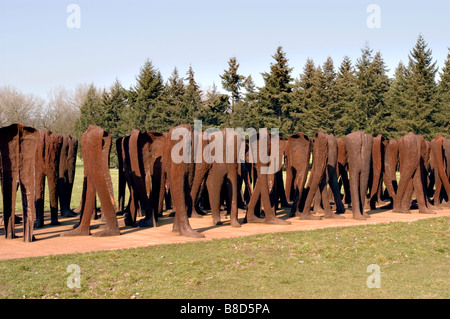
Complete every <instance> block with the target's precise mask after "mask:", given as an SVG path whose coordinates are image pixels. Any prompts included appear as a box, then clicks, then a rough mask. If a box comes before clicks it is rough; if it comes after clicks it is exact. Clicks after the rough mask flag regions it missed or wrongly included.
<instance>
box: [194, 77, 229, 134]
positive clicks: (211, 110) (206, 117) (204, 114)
mask: <svg viewBox="0 0 450 319" xmlns="http://www.w3.org/2000/svg"><path fill="white" fill-rule="evenodd" d="M229 118H230V116H229V103H228V95H226V94H221V93H220V92H218V91H217V87H216V85H215V84H213V87H212V89H211V90H209V91H207V92H206V96H205V101H204V103H203V105H202V106H201V109H200V112H199V117H198V119H199V120H201V121H202V123H203V129H207V128H211V127H216V128H225V127H230V124H231V123H230V122H229Z"/></svg>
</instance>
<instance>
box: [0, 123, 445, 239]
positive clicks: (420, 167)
mask: <svg viewBox="0 0 450 319" xmlns="http://www.w3.org/2000/svg"><path fill="white" fill-rule="evenodd" d="M180 130H181V132H182V133H181V134H180ZM218 132H219V133H220V134H218V135H214V133H207V132H203V133H200V137H201V138H202V140H203V142H202V143H200V146H198V145H196V144H195V143H194V141H195V138H196V137H195V136H196V135H195V132H194V130H193V129H192V127H190V126H189V125H180V126H177V127H175V128H173V129H171V130H170V131H169V132H166V133H161V132H155V131H145V132H142V131H139V130H133V131H132V132H131V133H130V134H128V135H127V136H124V137H122V138H119V139H117V141H116V150H117V156H118V164H119V165H118V166H119V180H118V193H119V197H118V201H117V203H116V201H115V200H114V192H113V183H112V179H111V175H110V171H109V159H110V152H111V145H112V137H111V135H110V134H109V133H108V132H106V131H104V130H103V129H102V128H101V127H98V126H94V125H91V126H89V128H88V129H87V130H86V131H85V132H84V133H83V135H82V137H81V151H82V157H83V162H84V179H83V192H82V198H81V202H80V205H79V207H78V208H77V209H75V211H78V212H79V215H80V218H79V222H78V223H77V224H76V225H75V226H74V228H73V229H71V230H68V231H65V232H64V233H62V234H61V235H62V236H83V235H90V234H91V232H90V224H91V220H92V218H94V216H97V210H96V202H97V199H98V200H99V201H100V204H101V209H100V211H101V218H102V221H104V222H105V226H104V227H103V230H102V231H99V232H97V233H94V234H93V235H95V236H112V235H120V228H119V224H118V216H119V215H124V222H125V225H126V226H131V227H154V226H157V224H158V218H161V217H162V216H163V213H164V206H165V210H166V211H169V210H171V211H172V213H171V214H172V215H173V216H174V221H173V231H175V232H178V233H180V234H181V235H183V236H190V237H204V235H203V234H202V233H200V232H198V231H196V230H194V229H193V228H192V227H191V225H190V222H189V218H199V217H202V216H203V215H205V212H204V210H207V209H209V210H211V214H212V223H213V224H214V225H219V224H222V221H221V214H220V212H221V206H222V204H224V203H225V204H226V205H225V206H226V210H227V213H228V215H229V218H230V225H231V226H232V227H240V226H241V223H268V224H290V221H289V220H288V218H293V217H297V218H300V219H303V220H308V219H322V218H336V219H342V218H344V216H343V215H342V214H343V213H345V211H346V208H345V205H348V208H350V207H351V210H352V215H353V218H354V219H358V220H364V219H366V218H370V214H368V211H369V210H375V209H379V208H380V206H381V204H386V206H387V207H389V206H391V207H392V209H393V211H394V212H399V213H408V212H410V209H411V206H412V205H417V206H418V209H419V212H420V213H434V212H435V210H437V209H441V205H442V202H443V201H448V194H450V183H449V168H450V165H448V164H447V158H448V157H449V156H450V140H448V139H446V138H444V137H442V136H440V135H438V136H436V138H434V139H433V140H431V141H427V140H425V139H424V138H423V137H422V136H420V135H416V134H413V133H409V134H407V135H405V136H403V137H402V138H400V139H390V140H389V139H386V138H384V137H383V136H381V135H377V136H372V135H369V134H366V133H364V132H353V133H350V134H348V135H346V136H345V137H342V138H336V137H335V136H333V135H330V134H324V133H323V132H321V131H318V132H317V133H316V134H315V136H314V137H308V136H306V135H305V134H303V133H301V132H300V133H296V134H292V135H291V136H289V137H288V138H287V139H284V138H281V137H279V136H278V135H271V134H266V135H264V137H263V135H259V134H258V135H257V136H256V138H253V139H251V138H250V139H247V140H244V142H243V143H241V144H239V141H240V139H239V138H238V135H237V134H236V133H234V132H232V131H228V130H222V131H218ZM212 135H214V137H212ZM186 136H187V137H188V138H186ZM216 139H220V141H221V142H222V143H218V144H214V142H215V141H216ZM273 139H277V142H278V143H275V144H272V143H271V142H272V140H273ZM64 141H66V142H64ZM181 141H184V143H185V144H184V145H183V146H184V147H182V148H180V142H181ZM186 141H188V142H187V143H188V145H187V146H186ZM216 142H217V141H216ZM252 143H253V144H255V145H253V144H252ZM0 144H1V145H0V151H1V157H2V159H1V164H2V168H1V172H2V181H1V185H2V194H3V204H4V207H3V208H4V209H3V219H4V226H5V235H6V238H14V237H15V235H14V224H15V223H14V221H15V219H14V210H15V209H14V202H15V190H17V189H18V187H19V186H20V187H21V191H22V198H23V200H22V203H23V212H24V213H23V230H24V240H25V241H33V240H34V236H33V228H37V227H43V226H44V224H43V222H44V211H43V198H44V197H43V189H44V188H45V184H44V177H45V176H46V177H47V180H48V184H49V193H50V207H51V212H50V215H51V224H53V225H55V224H58V223H59V222H58V203H57V201H58V197H59V198H60V202H61V204H60V209H61V210H60V212H61V215H62V216H75V215H76V213H75V212H74V211H73V210H71V209H70V197H71V190H72V187H73V177H74V173H75V159H76V153H77V145H78V141H77V140H76V139H75V138H73V137H70V136H61V135H58V134H54V133H52V132H49V131H39V130H36V129H34V128H31V127H26V126H23V125H21V124H14V125H11V126H9V127H5V128H0ZM213 144H214V147H215V148H217V147H223V148H224V150H223V151H224V152H221V154H227V155H226V156H227V160H226V161H225V160H223V161H210V160H209V161H208V160H204V159H202V160H200V161H194V160H193V159H194V157H195V154H198V152H200V153H201V154H205V153H207V152H206V150H207V149H208V147H210V148H209V151H211V149H213V148H211V146H212V145H213ZM229 145H233V147H232V148H231V150H232V151H231V152H230V151H229V149H230V148H229ZM240 145H241V146H240ZM271 145H276V147H278V150H275V152H274V150H272V149H271ZM253 146H255V147H256V148H252V147H253ZM261 146H264V147H266V150H268V152H269V153H271V154H275V155H274V156H272V157H271V159H270V162H267V161H265V160H264V159H263V158H260V155H259V154H260V153H259V152H256V153H255V154H254V155H253V157H252V154H251V153H252V151H251V150H252V149H259V147H261ZM195 147H199V148H200V149H197V150H196V149H194V148H195ZM225 148H226V150H225ZM175 149H176V152H174V150H175ZM242 149H244V154H245V155H244V156H245V160H244V161H242V160H240V159H241V157H240V155H241V154H242V153H240V152H241V150H242ZM215 152H217V149H216V150H215ZM175 153H176V154H177V155H179V156H181V157H183V156H184V157H186V156H190V158H191V159H192V160H191V161H179V160H177V159H175V158H174V157H173V156H174V155H173V154H175ZM213 153H214V151H213ZM210 155H211V153H210ZM249 158H252V160H251V161H250V160H249ZM230 159H231V160H230ZM272 161H273V162H272ZM61 163H65V164H61ZM270 165H272V167H275V169H274V170H272V171H271V172H270V173H269V174H267V173H265V172H264V169H266V171H267V167H268V166H270ZM50 167H53V168H50ZM283 171H285V175H284V174H283ZM397 174H399V178H398V177H397ZM55 177H56V178H55ZM51 180H52V181H51ZM55 180H56V182H55ZM126 188H128V190H129V197H128V198H127V200H128V201H127V200H126V198H125V194H126V191H125V190H126ZM342 190H343V194H342V193H341V192H342ZM55 197H56V201H55ZM413 198H415V200H414V201H413ZM61 200H62V201H61ZM126 202H127V203H126ZM164 204H165V205H164ZM279 206H282V207H287V208H289V209H290V211H289V213H288V214H287V217H288V218H286V216H285V217H284V218H282V217H281V216H277V215H278V214H277V211H278V207H279ZM386 206H385V207H386ZM239 208H243V209H246V214H245V217H244V219H243V220H241V221H240V220H239V219H238V209H239ZM314 212H320V213H321V214H315V213H314ZM138 217H139V218H140V219H139V220H138Z"/></svg>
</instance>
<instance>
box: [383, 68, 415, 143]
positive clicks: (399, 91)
mask: <svg viewBox="0 0 450 319" xmlns="http://www.w3.org/2000/svg"><path fill="white" fill-rule="evenodd" d="M407 76H408V74H407V70H406V67H405V65H404V64H403V62H402V61H400V62H399V64H398V66H397V68H396V69H395V74H394V79H393V80H392V83H391V86H390V88H389V91H388V94H387V101H388V105H389V107H390V109H391V117H390V119H391V121H390V123H389V124H390V126H391V129H390V130H389V134H387V137H388V138H400V137H402V136H404V135H406V134H408V132H410V131H411V129H412V126H411V124H410V121H411V118H410V117H409V116H410V115H409V114H408V109H407V108H406V105H405V94H406V93H405V92H406V78H407Z"/></svg>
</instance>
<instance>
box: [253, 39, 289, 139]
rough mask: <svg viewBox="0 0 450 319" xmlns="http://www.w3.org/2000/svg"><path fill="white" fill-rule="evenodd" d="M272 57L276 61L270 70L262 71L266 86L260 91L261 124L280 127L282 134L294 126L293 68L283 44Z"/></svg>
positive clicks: (262, 125)
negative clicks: (291, 107) (292, 98)
mask: <svg viewBox="0 0 450 319" xmlns="http://www.w3.org/2000/svg"><path fill="white" fill-rule="evenodd" d="M272 57H273V59H274V60H275V63H271V65H270V72H269V73H267V72H264V73H262V76H263V79H264V86H263V87H262V88H261V90H260V92H259V103H258V110H259V112H260V113H259V114H260V117H259V119H258V120H259V126H260V127H267V128H279V129H280V132H281V134H287V133H290V132H292V128H293V127H292V124H293V123H292V120H291V117H290V106H291V93H292V83H291V82H292V80H293V79H292V77H291V72H292V68H291V67H289V66H288V59H287V58H286V53H285V52H284V51H283V49H282V47H281V46H280V47H278V48H277V51H276V53H275V55H273V56H272Z"/></svg>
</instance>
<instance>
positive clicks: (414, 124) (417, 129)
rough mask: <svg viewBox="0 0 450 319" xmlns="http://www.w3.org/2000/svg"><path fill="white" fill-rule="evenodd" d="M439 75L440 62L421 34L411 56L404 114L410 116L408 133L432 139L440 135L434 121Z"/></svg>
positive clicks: (406, 82)
mask: <svg viewBox="0 0 450 319" xmlns="http://www.w3.org/2000/svg"><path fill="white" fill-rule="evenodd" d="M436 72H437V67H436V62H433V59H432V56H431V50H430V49H428V48H427V44H426V43H425V40H424V39H423V37H422V36H421V35H420V36H419V37H418V39H417V42H416V45H415V46H414V48H413V49H412V50H411V52H410V54H409V63H408V67H407V69H406V72H405V73H406V74H405V75H406V77H405V94H404V99H403V103H404V105H402V106H403V108H404V111H403V110H402V113H403V114H406V117H405V120H404V121H405V122H406V124H407V126H406V128H407V130H408V131H412V132H414V133H416V134H422V135H423V136H424V137H425V138H428V139H430V138H432V137H433V136H434V135H435V133H436V128H435V125H434V121H433V119H434V117H435V114H436V112H437V111H438V105H437V104H438V98H437V85H436V82H435V76H436ZM400 109H401V106H400Z"/></svg>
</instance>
